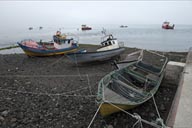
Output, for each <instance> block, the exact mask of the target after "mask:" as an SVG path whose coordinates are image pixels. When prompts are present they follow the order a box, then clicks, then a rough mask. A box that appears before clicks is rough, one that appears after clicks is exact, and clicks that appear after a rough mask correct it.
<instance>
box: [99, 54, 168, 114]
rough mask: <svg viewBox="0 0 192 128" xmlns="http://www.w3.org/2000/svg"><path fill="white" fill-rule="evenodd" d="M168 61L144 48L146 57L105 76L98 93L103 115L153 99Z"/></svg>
mask: <svg viewBox="0 0 192 128" xmlns="http://www.w3.org/2000/svg"><path fill="white" fill-rule="evenodd" d="M146 55H147V57H146ZM154 59H155V60H156V61H155V62H154V61H153V60H154ZM157 60H158V61H157ZM167 61H168V59H167V57H165V56H162V55H159V54H157V53H153V52H149V51H144V52H143V56H142V59H139V60H138V61H132V62H128V63H127V65H126V66H124V67H123V68H119V69H117V70H115V71H112V72H111V73H109V74H107V75H106V76H104V77H103V78H102V79H101V80H100V82H99V86H98V94H97V103H98V104H99V105H100V113H101V115H102V116H107V115H110V114H112V113H115V112H119V111H120V109H123V110H128V109H132V108H134V107H136V106H138V105H141V104H142V103H144V102H146V101H147V100H149V99H150V98H151V97H152V96H153V95H154V94H155V93H156V92H157V90H158V88H159V86H160V84H161V81H162V79H163V76H164V72H165V66H166V64H167Z"/></svg>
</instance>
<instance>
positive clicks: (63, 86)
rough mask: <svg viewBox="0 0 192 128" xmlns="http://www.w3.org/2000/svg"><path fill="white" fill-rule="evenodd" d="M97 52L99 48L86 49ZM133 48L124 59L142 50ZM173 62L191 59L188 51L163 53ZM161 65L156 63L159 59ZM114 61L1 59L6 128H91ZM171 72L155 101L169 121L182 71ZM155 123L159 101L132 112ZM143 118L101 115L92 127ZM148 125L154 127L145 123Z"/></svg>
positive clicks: (0, 105)
mask: <svg viewBox="0 0 192 128" xmlns="http://www.w3.org/2000/svg"><path fill="white" fill-rule="evenodd" d="M84 47H85V48H89V50H94V49H95V48H96V46H94V45H93V46H84ZM136 50H138V49H136V48H127V49H126V51H125V52H124V54H123V55H122V56H121V59H123V58H124V57H125V56H126V54H128V53H131V52H133V51H136ZM160 53H161V54H164V55H165V56H167V57H168V58H169V60H171V61H177V62H184V63H185V61H186V56H187V52H163V53H162V52H160ZM154 61H155V60H154ZM115 69H116V68H115V66H114V64H113V61H105V62H97V63H91V64H78V65H76V64H74V63H72V62H70V61H69V60H68V58H67V57H66V56H65V55H62V56H53V57H28V56H26V55H25V54H5V55H0V71H1V72H0V127H2V128H87V127H88V126H89V124H90V122H91V119H92V118H93V116H94V114H95V112H96V111H97V109H98V105H97V103H96V102H95V99H96V95H97V86H98V82H99V80H100V79H101V78H102V77H103V76H105V75H106V74H108V73H109V72H111V71H113V70H115ZM166 70H167V72H166V74H165V77H164V79H163V81H162V83H161V86H160V88H159V90H158V92H157V93H156V94H155V101H156V104H157V107H158V108H159V113H160V115H161V117H162V119H163V120H164V122H165V121H166V119H167V116H168V113H169V110H170V107H171V104H172V100H173V98H174V95H175V92H176V90H177V86H178V83H179V77H180V73H181V72H182V70H183V69H182V68H179V69H176V70H173V69H172V70H170V69H169V68H167V69H166ZM128 112H129V113H132V114H133V113H137V114H139V115H140V116H141V117H142V118H143V119H145V120H148V121H154V120H155V119H156V118H157V117H158V115H157V112H156V110H155V106H154V103H153V100H152V99H151V100H149V101H147V102H146V103H144V104H142V105H140V106H138V107H136V108H134V109H132V110H129V111H128ZM136 121H137V120H136V119H133V118H132V117H130V116H129V115H127V114H126V113H124V112H119V113H114V114H112V115H110V116H107V117H101V115H100V114H99V113H98V114H97V115H96V118H95V120H94V121H93V123H92V125H91V128H104V127H110V128H111V127H112V128H130V127H132V126H133V125H134V124H135V122H136ZM143 126H145V127H147V128H148V127H149V128H150V127H151V126H149V125H146V124H143Z"/></svg>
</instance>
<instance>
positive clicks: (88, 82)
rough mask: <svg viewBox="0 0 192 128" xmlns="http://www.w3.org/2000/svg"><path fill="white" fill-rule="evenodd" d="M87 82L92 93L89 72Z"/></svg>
mask: <svg viewBox="0 0 192 128" xmlns="http://www.w3.org/2000/svg"><path fill="white" fill-rule="evenodd" d="M87 84H88V86H89V91H90V94H91V95H92V90H91V86H90V81H89V75H88V74H87Z"/></svg>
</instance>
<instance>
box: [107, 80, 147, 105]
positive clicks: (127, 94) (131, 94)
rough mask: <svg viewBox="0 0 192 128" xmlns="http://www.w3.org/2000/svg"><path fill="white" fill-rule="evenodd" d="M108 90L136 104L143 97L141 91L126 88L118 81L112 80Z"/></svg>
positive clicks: (126, 86) (129, 87)
mask: <svg viewBox="0 0 192 128" xmlns="http://www.w3.org/2000/svg"><path fill="white" fill-rule="evenodd" d="M108 88H109V89H111V90H112V91H113V92H115V93H117V94H118V95H121V96H123V97H124V98H126V99H129V100H130V101H133V102H138V101H140V100H141V99H143V98H144V97H145V95H144V94H143V93H142V91H140V90H137V89H135V88H133V87H131V86H128V85H127V84H125V83H124V82H122V81H120V80H113V82H112V83H110V84H109V85H108Z"/></svg>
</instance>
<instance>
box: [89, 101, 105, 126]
mask: <svg viewBox="0 0 192 128" xmlns="http://www.w3.org/2000/svg"><path fill="white" fill-rule="evenodd" d="M102 104H103V103H101V104H100V105H99V108H98V109H97V111H96V112H95V114H94V116H93V118H92V120H91V122H90V123H89V125H88V127H87V128H90V127H91V124H92V123H93V121H94V120H95V117H96V115H97V113H98V112H99V109H100V108H101V105H102Z"/></svg>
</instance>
